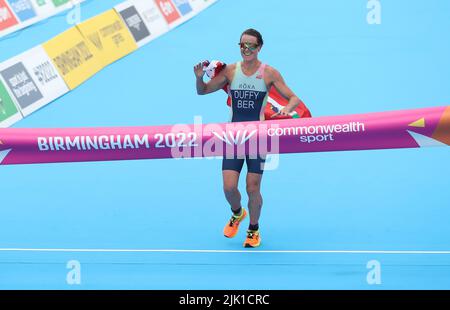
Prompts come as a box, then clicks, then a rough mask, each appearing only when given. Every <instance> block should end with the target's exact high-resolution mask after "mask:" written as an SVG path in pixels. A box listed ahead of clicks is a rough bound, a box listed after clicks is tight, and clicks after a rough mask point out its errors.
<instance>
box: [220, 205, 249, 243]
mask: <svg viewBox="0 0 450 310" xmlns="http://www.w3.org/2000/svg"><path fill="white" fill-rule="evenodd" d="M246 216H247V211H245V209H244V208H242V212H241V215H240V216H236V215H234V214H233V216H231V219H230V221H229V222H228V223H227V225H226V226H225V228H224V229H223V235H224V236H225V237H227V238H233V237H234V236H236V234H237V233H238V230H239V224H241V222H242V221H243V220H244V219H245V217H246Z"/></svg>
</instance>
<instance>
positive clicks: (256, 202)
mask: <svg viewBox="0 0 450 310" xmlns="http://www.w3.org/2000/svg"><path fill="white" fill-rule="evenodd" d="M262 176H263V175H262V174H260V173H252V172H249V173H248V174H247V194H248V209H249V211H250V225H251V226H257V225H258V224H259V218H260V216H261V208H262V204H263V199H262V195H261V180H262ZM256 230H257V229H256Z"/></svg>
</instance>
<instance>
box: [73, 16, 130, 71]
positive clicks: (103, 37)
mask: <svg viewBox="0 0 450 310" xmlns="http://www.w3.org/2000/svg"><path fill="white" fill-rule="evenodd" d="M77 27H78V29H79V31H80V32H81V34H82V35H83V36H84V38H85V39H86V41H87V42H88V44H89V48H90V49H91V50H96V51H97V52H98V55H99V59H100V60H101V61H102V65H103V66H107V65H109V64H111V63H113V62H114V61H116V60H118V59H120V58H122V57H124V56H125V55H128V54H129V53H131V52H133V51H134V50H136V49H137V48H138V47H137V45H136V42H135V41H134V39H133V37H132V35H131V34H130V32H129V31H128V28H127V26H126V25H125V24H124V22H123V21H122V19H121V18H120V16H119V15H118V14H117V12H116V11H115V10H114V9H111V10H109V11H106V12H105V13H103V14H100V15H97V16H95V17H93V18H91V19H89V20H87V21H85V22H83V23H81V24H78V25H77Z"/></svg>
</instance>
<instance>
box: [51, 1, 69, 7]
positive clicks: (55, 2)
mask: <svg viewBox="0 0 450 310" xmlns="http://www.w3.org/2000/svg"><path fill="white" fill-rule="evenodd" d="M51 1H52V2H53V4H54V5H55V7H60V6H63V5H64V4H70V0H51Z"/></svg>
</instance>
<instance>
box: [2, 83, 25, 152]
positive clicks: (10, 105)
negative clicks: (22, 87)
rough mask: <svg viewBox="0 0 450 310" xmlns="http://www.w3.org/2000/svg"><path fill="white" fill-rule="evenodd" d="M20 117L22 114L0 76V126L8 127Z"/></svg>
mask: <svg viewBox="0 0 450 310" xmlns="http://www.w3.org/2000/svg"><path fill="white" fill-rule="evenodd" d="M20 119H22V115H21V114H20V113H19V110H18V109H17V107H16V105H15V104H14V101H13V99H12V98H11V96H10V95H9V93H8V90H7V89H6V86H5V84H4V83H3V81H2V79H1V78H0V128H6V127H9V126H11V125H12V124H14V123H15V122H17V121H19V120H20ZM0 141H1V140H0ZM1 146H2V145H1V144H0V147H1Z"/></svg>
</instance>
